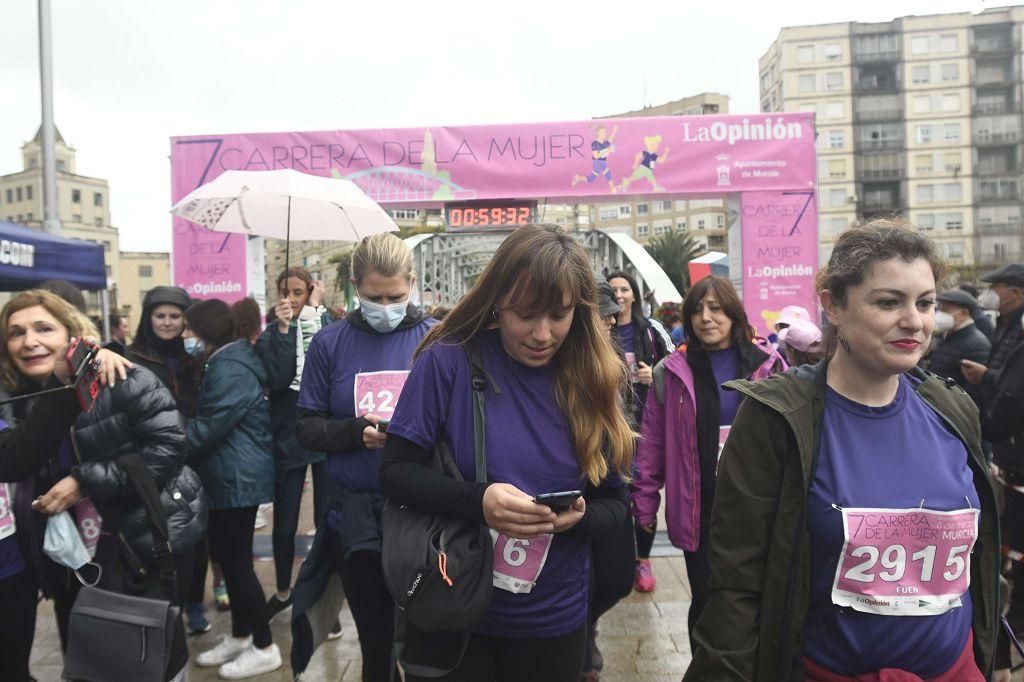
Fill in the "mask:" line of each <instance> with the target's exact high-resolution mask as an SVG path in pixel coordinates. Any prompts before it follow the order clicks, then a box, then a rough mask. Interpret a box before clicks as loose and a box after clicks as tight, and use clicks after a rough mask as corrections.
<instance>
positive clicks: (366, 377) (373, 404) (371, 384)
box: [354, 371, 409, 419]
mask: <svg viewBox="0 0 1024 682" xmlns="http://www.w3.org/2000/svg"><path fill="white" fill-rule="evenodd" d="M408 378H409V372H407V371H395V372H360V373H359V374H357V375H356V379H355V383H354V387H355V401H356V416H357V417H362V416H363V415H366V414H370V413H371V412H372V413H373V414H376V415H380V416H381V417H383V418H385V419H390V418H391V415H392V414H393V413H394V411H395V405H397V404H398V396H400V395H401V394H402V387H403V386H405V380H406V379H408Z"/></svg>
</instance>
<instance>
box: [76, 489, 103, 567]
mask: <svg viewBox="0 0 1024 682" xmlns="http://www.w3.org/2000/svg"><path fill="white" fill-rule="evenodd" d="M75 518H76V519H78V533H79V535H81V536H82V543H83V544H84V545H85V550H86V551H87V552H89V558H90V559H92V558H93V557H94V556H96V544H97V543H98V542H99V541H100V530H101V529H102V528H103V517H102V516H100V513H99V512H98V511H97V510H96V506H95V505H93V503H92V502H90V501H89V499H88V498H86V499H84V500H81V501H79V502H78V503H77V504H75Z"/></svg>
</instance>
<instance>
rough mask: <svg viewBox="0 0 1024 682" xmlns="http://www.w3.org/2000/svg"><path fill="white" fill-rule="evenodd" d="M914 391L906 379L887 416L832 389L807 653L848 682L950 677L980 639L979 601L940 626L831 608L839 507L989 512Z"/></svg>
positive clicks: (816, 515)
mask: <svg viewBox="0 0 1024 682" xmlns="http://www.w3.org/2000/svg"><path fill="white" fill-rule="evenodd" d="M914 386H915V384H914V381H913V380H912V379H909V378H908V377H906V376H901V377H900V385H899V389H898V391H897V394H896V398H895V400H893V402H892V403H890V404H889V405H886V406H884V407H867V406H865V405H861V404H859V403H855V402H853V401H852V400H849V399H848V398H845V397H844V396H842V395H840V394H839V393H837V392H835V391H833V390H832V389H831V388H826V394H825V414H824V417H823V421H822V425H821V435H820V439H819V442H818V448H819V454H818V466H817V470H816V472H815V476H814V480H813V481H812V483H811V487H810V490H809V492H808V496H807V519H808V522H807V525H808V529H809V530H810V535H811V595H810V607H809V609H808V612H807V624H806V627H805V632H804V653H805V654H806V655H807V656H808V657H809V658H810V659H811V660H812V661H814V662H815V663H817V664H818V665H820V666H822V667H824V668H826V669H828V670H830V671H832V672H834V673H837V674H839V675H850V676H853V675H860V674H863V673H867V672H876V671H878V670H880V669H882V668H897V669H900V670H906V671H908V672H912V673H914V674H916V675H918V676H920V677H923V678H929V677H935V676H937V675H941V674H942V673H944V672H946V671H947V670H949V668H950V666H952V665H953V663H954V662H955V661H956V660H957V658H958V657H959V655H960V654H961V652H963V649H964V646H965V645H966V643H967V635H968V633H969V632H970V630H971V619H972V609H971V594H970V592H967V593H966V594H964V596H963V606H961V607H958V608H954V609H952V610H950V611H947V612H946V613H943V614H941V615H935V616H888V615H879V614H873V613H862V612H860V611H855V610H853V609H850V608H842V607H839V606H836V605H834V604H833V603H832V585H833V581H834V579H835V576H836V566H837V561H838V558H839V553H840V551H841V549H842V547H843V543H844V537H843V523H842V513H841V512H839V511H837V510H835V509H834V508H833V507H832V505H833V504H836V505H838V506H839V507H882V508H888V509H910V508H916V507H919V506H921V500H924V507H925V508H927V509H930V510H934V511H954V510H961V509H967V508H968V504H969V505H970V507H971V508H974V509H978V508H980V506H981V505H980V503H979V501H978V494H977V491H976V490H975V488H974V475H973V473H972V472H971V470H970V468H969V466H968V458H969V457H970V455H969V454H968V452H967V448H966V447H965V446H964V444H963V443H962V442H961V441H960V439H959V438H957V436H956V435H954V434H953V433H952V431H951V430H950V429H949V427H947V426H946V424H945V422H944V421H943V419H942V417H940V416H939V415H938V414H937V413H936V412H935V411H934V410H932V409H931V408H929V407H928V405H927V404H926V403H925V402H924V400H923V399H922V398H921V397H920V396H918V395H917V393H916V392H915V390H914ZM935 565H936V567H938V566H939V565H940V562H938V561H936V564H935ZM936 570H938V569H937V568H936Z"/></svg>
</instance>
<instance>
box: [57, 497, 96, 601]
mask: <svg viewBox="0 0 1024 682" xmlns="http://www.w3.org/2000/svg"><path fill="white" fill-rule="evenodd" d="M43 552H45V553H46V556H48V557H50V558H51V559H53V561H54V562H56V563H58V564H60V565H61V566H67V567H68V568H70V569H71V570H73V571H74V572H75V576H76V577H77V578H78V580H79V582H81V583H82V584H83V585H90V586H93V587H94V586H95V585H96V584H97V583H98V582H99V581H100V576H101V575H103V568H102V567H101V566H100V565H99V564H93V565H94V566H95V567H96V570H97V574H96V580H95V581H94V582H92V583H89V582H88V581H86V580H85V579H84V578H82V575H81V574H80V573H79V572H78V571H79V570H80V569H81V568H82V567H83V566H85V565H86V564H88V563H90V561H89V559H90V557H89V550H87V549H86V548H85V543H84V542H82V536H81V535H80V534H79V533H78V527H77V526H76V525H75V521H74V519H72V518H71V514H68V513H67V512H66V511H62V512H61V513H59V514H54V515H53V516H51V517H50V518H49V519H47V520H46V532H45V533H44V534H43Z"/></svg>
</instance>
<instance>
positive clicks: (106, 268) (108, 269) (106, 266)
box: [103, 265, 111, 277]
mask: <svg viewBox="0 0 1024 682" xmlns="http://www.w3.org/2000/svg"><path fill="white" fill-rule="evenodd" d="M103 269H104V270H106V271H107V277H110V274H111V270H110V266H109V265H104V266H103Z"/></svg>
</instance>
